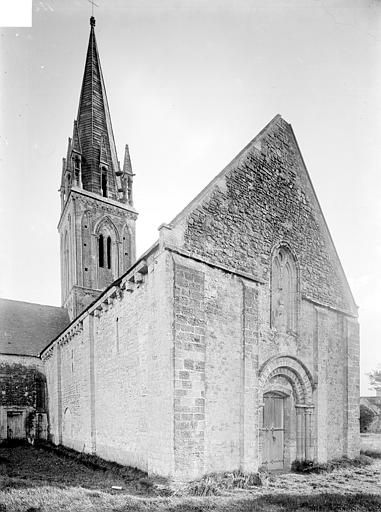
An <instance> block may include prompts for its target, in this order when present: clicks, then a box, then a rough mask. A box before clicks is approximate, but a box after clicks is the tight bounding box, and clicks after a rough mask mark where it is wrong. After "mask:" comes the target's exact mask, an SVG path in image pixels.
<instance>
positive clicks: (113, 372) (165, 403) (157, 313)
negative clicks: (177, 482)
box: [43, 255, 173, 475]
mask: <svg viewBox="0 0 381 512" xmlns="http://www.w3.org/2000/svg"><path fill="white" fill-rule="evenodd" d="M171 268H172V267H171V263H170V259H169V256H167V255H164V256H163V257H162V258H159V259H156V258H152V260H150V262H149V263H147V267H146V271H145V272H144V273H143V274H141V273H139V272H137V273H136V275H135V276H133V277H131V278H130V280H126V281H125V282H124V284H121V285H120V286H118V287H114V288H112V289H110V290H109V291H108V295H107V297H103V299H101V300H100V301H98V303H97V305H96V306H94V307H93V309H91V310H90V311H87V312H86V313H85V314H84V315H83V317H81V318H80V319H79V320H78V322H77V323H76V324H74V325H72V326H70V327H69V329H68V331H67V333H64V334H63V336H62V337H61V338H60V339H59V340H57V342H56V343H55V344H54V345H53V346H52V347H51V348H49V349H48V350H47V351H46V353H45V354H43V358H44V360H45V364H46V368H47V378H48V383H49V392H50V396H49V412H50V417H51V420H50V423H51V434H52V440H53V442H55V443H56V444H58V443H62V444H64V445H66V446H70V447H73V448H75V449H77V450H81V451H85V452H88V453H96V454H97V455H99V456H100V457H103V458H105V459H109V460H114V461H117V462H119V463H121V464H125V465H131V466H135V467H139V468H140V469H143V470H145V471H148V472H150V473H159V474H162V475H170V474H172V472H173V390H172V386H173V381H172V378H171V375H172V371H173V370H172V356H173V353H172V345H171V342H172V335H171V332H172V331H171V322H172V309H171V307H170V302H169V301H170V299H171V298H172V290H173V284H172V281H171V279H170V278H168V273H169V274H170V273H171ZM126 279H127V278H126Z"/></svg>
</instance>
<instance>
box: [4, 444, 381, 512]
mask: <svg viewBox="0 0 381 512" xmlns="http://www.w3.org/2000/svg"><path fill="white" fill-rule="evenodd" d="M370 460H371V462H372V463H373V465H372V466H363V465H358V466H356V465H353V464H352V465H350V464H349V463H348V462H346V464H345V465H343V464H341V465H340V467H336V468H331V472H330V473H329V474H328V473H327V474H325V473H324V472H321V473H319V474H305V473H288V474H282V475H272V474H267V473H261V474H260V475H259V476H258V474H245V473H242V472H239V471H235V472H230V473H223V474H218V475H216V474H215V475H208V476H206V477H204V478H203V479H201V480H199V481H198V482H193V483H190V484H188V485H187V486H183V488H182V490H181V492H178V493H177V494H172V495H171V496H168V494H169V493H170V492H172V491H171V489H170V488H169V486H168V482H166V481H165V480H164V479H157V478H148V476H147V475H146V474H145V473H144V472H142V471H139V470H137V469H134V468H126V467H123V466H120V465H119V464H115V463H112V462H106V461H104V460H102V459H99V458H98V457H93V456H89V455H86V454H80V453H77V452H75V451H73V450H68V449H66V448H56V447H52V446H50V445H45V446H43V447H41V446H40V447H36V446H35V447H31V446H14V447H3V446H1V447H0V512H5V511H6V512H32V511H33V512H55V511H57V512H58V511H59V512H69V511H70V512H85V511H86V512H95V511H96V512H98V511H99V512H132V511H134V512H150V511H152V512H164V511H169V512H204V511H205V512H228V511H229V512H230V511H234V512H249V511H250V512H286V511H291V510H298V511H300V512H310V511H316V512H325V511H338V512H339V511H347V512H365V511H367V510H381V496H380V492H379V487H377V481H378V480H379V478H380V473H381V461H380V460H377V459H370ZM356 485H357V486H356ZM112 486H119V487H121V490H115V489H112ZM4 507H5V508H4Z"/></svg>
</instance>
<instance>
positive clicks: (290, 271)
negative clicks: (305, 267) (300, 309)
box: [270, 247, 298, 332]
mask: <svg viewBox="0 0 381 512" xmlns="http://www.w3.org/2000/svg"><path fill="white" fill-rule="evenodd" d="M297 291H298V282H297V271H296V265H295V260H294V258H293V256H292V254H291V252H290V251H289V249H287V248H286V247H280V248H279V249H277V250H276V252H275V254H274V256H273V261H272V268H271V319H270V323H271V327H274V328H275V329H277V330H278V331H280V332H287V331H296V311H297Z"/></svg>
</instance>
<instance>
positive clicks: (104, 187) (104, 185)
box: [102, 167, 107, 197]
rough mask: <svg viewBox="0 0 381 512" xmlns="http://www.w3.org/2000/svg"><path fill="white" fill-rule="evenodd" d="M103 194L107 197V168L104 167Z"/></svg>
mask: <svg viewBox="0 0 381 512" xmlns="http://www.w3.org/2000/svg"><path fill="white" fill-rule="evenodd" d="M102 196H103V197H107V169H105V168H104V167H103V168H102Z"/></svg>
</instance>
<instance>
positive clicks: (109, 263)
mask: <svg viewBox="0 0 381 512" xmlns="http://www.w3.org/2000/svg"><path fill="white" fill-rule="evenodd" d="M107 268H111V237H110V236H108V237H107Z"/></svg>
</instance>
